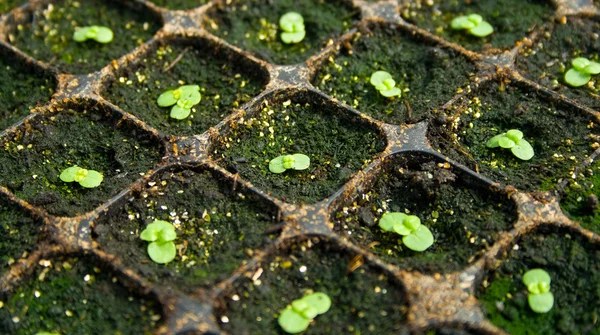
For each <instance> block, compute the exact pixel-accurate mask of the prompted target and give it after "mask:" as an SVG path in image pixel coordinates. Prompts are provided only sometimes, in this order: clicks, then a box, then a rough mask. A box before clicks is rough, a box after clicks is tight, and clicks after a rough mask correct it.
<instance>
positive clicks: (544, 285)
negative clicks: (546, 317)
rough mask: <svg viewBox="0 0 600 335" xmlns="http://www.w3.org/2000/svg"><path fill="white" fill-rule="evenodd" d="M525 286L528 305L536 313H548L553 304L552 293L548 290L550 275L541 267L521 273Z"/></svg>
mask: <svg viewBox="0 0 600 335" xmlns="http://www.w3.org/2000/svg"><path fill="white" fill-rule="evenodd" d="M523 284H525V286H527V291H528V292H529V295H528V296H527V301H528V302H529V307H531V310H532V311H534V312H536V313H548V311H550V309H552V306H554V295H553V294H552V292H550V275H549V274H548V272H546V271H544V270H542V269H532V270H529V271H527V272H525V274H524V275H523Z"/></svg>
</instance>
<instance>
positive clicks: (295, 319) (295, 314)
mask: <svg viewBox="0 0 600 335" xmlns="http://www.w3.org/2000/svg"><path fill="white" fill-rule="evenodd" d="M330 307H331V299H330V298H329V296H328V295H327V294H325V293H321V292H315V293H313V294H309V295H307V296H304V297H303V298H300V299H297V300H294V301H293V302H292V304H291V305H289V306H287V307H286V309H284V310H283V311H282V312H281V313H280V314H279V318H278V319H277V322H278V323H279V325H280V326H281V328H282V329H283V330H284V331H285V332H286V333H288V334H297V333H300V332H303V331H305V330H306V328H308V325H309V324H310V322H311V321H312V319H314V318H315V317H316V316H317V315H320V314H323V313H325V312H327V311H328V310H329V308H330Z"/></svg>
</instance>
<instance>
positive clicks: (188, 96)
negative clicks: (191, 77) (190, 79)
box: [156, 85, 202, 120]
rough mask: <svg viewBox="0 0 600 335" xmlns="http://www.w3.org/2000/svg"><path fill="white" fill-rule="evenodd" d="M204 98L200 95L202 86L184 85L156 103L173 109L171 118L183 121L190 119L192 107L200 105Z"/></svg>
mask: <svg viewBox="0 0 600 335" xmlns="http://www.w3.org/2000/svg"><path fill="white" fill-rule="evenodd" d="M201 99H202V96H201V95H200V86H198V85H184V86H180V87H179V88H178V89H175V90H168V91H166V92H164V93H163V94H161V95H160V96H159V97H158V99H157V100H156V103H158V105H159V106H160V107H169V106H173V105H175V106H173V108H171V114H170V115H171V117H172V118H174V119H177V120H183V119H185V118H186V117H188V116H189V115H190V113H191V111H192V107H194V106H195V105H197V104H198V103H200V100H201Z"/></svg>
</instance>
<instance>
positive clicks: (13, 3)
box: [0, 0, 26, 14]
mask: <svg viewBox="0 0 600 335" xmlns="http://www.w3.org/2000/svg"><path fill="white" fill-rule="evenodd" d="M25 2H26V0H3V1H1V2H0V14H3V13H7V12H8V11H10V10H11V9H13V8H15V7H17V6H20V5H22V4H24V3H25Z"/></svg>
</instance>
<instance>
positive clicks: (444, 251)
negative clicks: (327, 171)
mask: <svg viewBox="0 0 600 335" xmlns="http://www.w3.org/2000/svg"><path fill="white" fill-rule="evenodd" d="M404 159H405V158H402V157H401V158H397V159H394V160H393V161H392V162H389V163H388V167H387V168H386V169H385V170H384V172H383V175H382V176H381V177H379V178H378V179H377V181H376V182H375V184H374V186H373V187H372V188H371V191H369V192H366V193H364V194H363V195H361V197H360V198H359V199H357V201H356V202H354V203H353V204H351V205H348V206H344V207H343V208H342V209H341V210H340V211H339V212H337V213H335V214H334V220H335V228H334V229H335V231H337V232H338V233H339V234H340V235H342V236H344V237H347V238H349V239H351V240H352V241H353V242H355V243H356V244H359V245H361V246H362V247H364V248H367V249H368V248H370V250H371V251H372V252H373V253H375V254H377V255H379V256H380V257H381V258H382V259H383V260H385V261H387V262H390V263H393V264H396V265H398V266H399V267H402V268H404V269H407V270H417V271H420V272H424V273H448V272H454V271H459V270H462V269H464V268H465V267H466V266H467V265H468V264H469V263H471V262H473V261H474V260H476V259H477V256H479V255H480V254H481V253H482V252H483V251H485V250H486V249H487V247H489V246H491V245H492V244H493V243H494V241H495V240H496V238H497V235H498V232H500V231H507V230H510V229H511V228H512V225H513V222H514V221H515V220H516V213H515V206H514V204H513V203H512V202H511V201H509V200H508V199H507V198H506V197H505V196H502V195H500V194H494V193H493V192H491V191H490V190H488V189H487V188H485V187H483V186H481V185H479V184H477V183H475V182H474V181H473V180H472V179H469V178H467V176H465V175H460V174H459V175H457V174H455V173H456V171H454V170H452V169H451V168H450V166H449V165H444V164H442V163H440V164H436V163H435V162H433V161H429V162H428V161H424V162H419V163H416V162H415V163H414V164H413V165H407V163H406V162H405V161H404ZM406 159H411V160H413V161H415V160H416V161H417V162H418V161H419V159H418V158H416V157H410V158H406ZM385 212H402V213H410V214H411V215H416V216H418V217H419V218H420V219H421V223H422V224H424V225H425V226H427V227H428V228H429V229H430V230H431V232H432V233H433V236H434V239H435V242H434V244H433V245H432V246H431V247H430V248H428V249H427V250H426V251H424V252H416V251H412V250H410V249H408V248H405V247H403V244H402V236H400V235H398V234H394V233H387V232H383V231H382V230H381V228H379V226H378V221H379V219H380V218H381V216H382V215H383V213H385Z"/></svg>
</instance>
